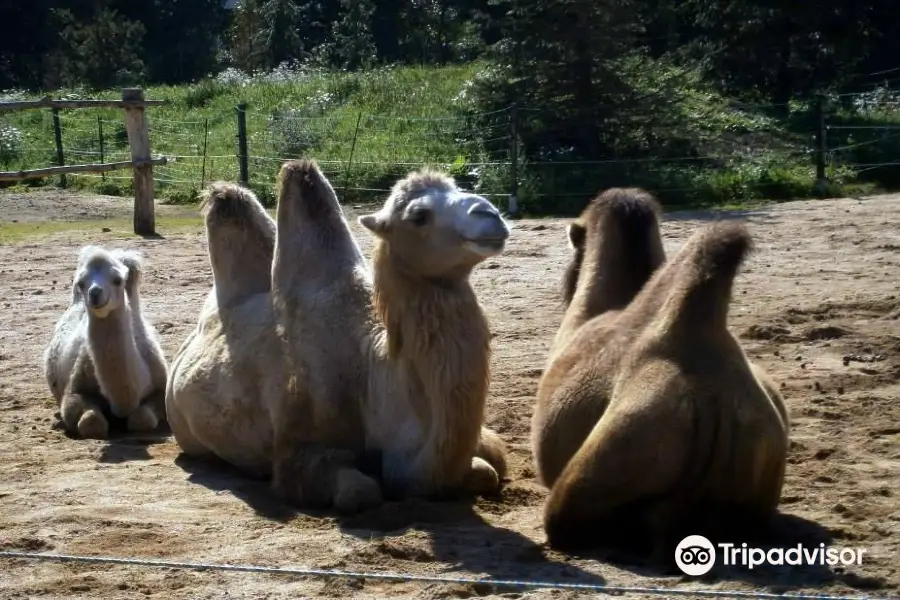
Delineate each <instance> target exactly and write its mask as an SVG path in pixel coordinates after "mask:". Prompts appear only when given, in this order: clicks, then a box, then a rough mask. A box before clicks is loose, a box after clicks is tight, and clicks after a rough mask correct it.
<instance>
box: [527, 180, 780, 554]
mask: <svg viewBox="0 0 900 600" xmlns="http://www.w3.org/2000/svg"><path fill="white" fill-rule="evenodd" d="M658 214H659V205H658V204H657V202H656V200H655V199H654V198H653V197H652V196H651V195H650V194H648V193H646V192H645V191H643V190H639V189H620V188H615V189H611V190H607V191H606V192H604V193H603V194H601V195H600V196H599V197H597V198H596V199H594V200H593V201H592V202H591V204H590V205H589V206H588V207H587V208H586V209H585V211H584V212H583V213H582V215H581V216H580V218H579V219H578V220H577V221H576V222H574V223H573V224H571V225H570V227H569V230H568V237H569V241H570V244H571V245H572V246H573V247H574V258H573V260H572V262H571V264H570V265H569V268H568V271H567V273H566V275H565V278H564V286H563V294H564V300H565V303H566V305H567V308H566V312H565V316H564V319H563V322H562V324H561V327H560V330H559V332H558V335H557V338H556V340H555V342H554V346H553V348H552V350H551V353H550V358H549V362H548V366H547V369H546V370H545V373H544V375H543V377H542V379H541V381H540V384H539V389H538V396H537V403H536V407H535V412H534V415H533V420H532V448H533V452H534V456H535V462H536V465H537V470H538V475H539V478H540V480H541V482H542V483H543V484H544V485H546V486H547V487H548V488H550V495H549V497H548V499H547V502H546V505H545V507H544V527H545V531H546V534H547V537H548V541H549V542H550V544H551V545H554V546H556V547H560V548H585V547H601V546H606V547H617V546H618V547H625V548H629V549H631V550H635V549H638V548H640V549H641V551H644V552H646V551H650V552H651V554H653V555H654V556H655V557H657V558H659V557H660V556H661V555H659V554H657V553H659V552H668V550H671V548H672V543H673V542H674V543H677V541H678V540H680V539H681V537H683V535H685V534H690V533H694V534H702V532H703V531H708V532H710V534H711V535H712V534H713V533H712V532H718V533H724V532H726V531H729V532H730V533H729V535H733V534H734V533H735V531H734V530H729V529H728V527H727V525H726V522H727V520H729V519H730V520H731V521H732V522H735V523H742V524H745V525H749V526H751V527H753V526H754V525H758V524H761V523H763V522H765V521H766V520H767V519H768V518H769V517H771V516H772V515H773V514H774V513H775V511H776V509H777V505H778V501H779V497H780V494H781V488H782V484H783V480H784V471H785V463H786V455H787V451H788V429H789V423H788V416H787V412H786V409H785V405H784V401H783V399H782V397H781V395H780V394H779V392H778V391H777V389H776V387H775V385H774V384H773V383H772V382H771V380H770V379H769V378H768V376H767V375H766V374H765V373H764V372H763V371H762V369H760V368H759V367H758V366H756V365H754V364H753V363H751V362H749V361H748V359H747V357H746V355H745V354H744V351H743V350H742V348H741V347H740V345H739V344H738V342H737V340H736V339H735V337H734V336H733V335H732V334H731V333H730V332H729V330H728V327H727V315H728V308H729V303H730V301H731V290H732V286H733V282H734V278H735V276H736V274H737V271H738V269H739V267H740V265H741V264H742V262H743V260H744V258H745V255H746V254H747V252H748V251H749V250H750V247H751V239H750V236H749V234H748V232H747V230H746V228H745V227H744V226H743V225H740V224H737V223H727V222H719V223H715V224H712V225H709V226H706V227H704V228H703V229H702V230H700V231H698V232H697V233H695V234H694V235H693V236H692V237H691V238H690V239H689V240H688V241H687V243H686V244H685V245H684V247H683V248H682V249H681V250H680V251H679V252H678V253H677V254H676V255H675V256H674V257H673V258H672V259H671V260H670V261H668V262H666V258H665V254H664V251H663V246H662V241H661V238H660V233H659V218H658ZM692 528H693V530H692ZM698 528H699V529H698ZM704 528H706V529H704ZM642 542H646V543H645V544H642ZM666 556H667V557H668V558H669V560H671V554H668V555H666Z"/></svg>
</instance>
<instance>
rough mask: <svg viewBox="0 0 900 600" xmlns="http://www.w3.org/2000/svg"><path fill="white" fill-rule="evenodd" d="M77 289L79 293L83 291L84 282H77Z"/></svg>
mask: <svg viewBox="0 0 900 600" xmlns="http://www.w3.org/2000/svg"><path fill="white" fill-rule="evenodd" d="M78 289H79V290H81V291H84V282H83V281H79V282H78Z"/></svg>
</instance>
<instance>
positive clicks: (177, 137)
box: [0, 90, 900, 205]
mask: <svg viewBox="0 0 900 600" xmlns="http://www.w3.org/2000/svg"><path fill="white" fill-rule="evenodd" d="M737 106H738V108H739V109H740V110H743V111H745V113H744V114H746V115H748V117H747V119H745V120H744V121H745V122H740V123H713V122H711V123H710V124H709V127H708V128H706V130H702V129H701V130H699V131H692V132H684V131H682V130H681V129H680V126H679V124H678V123H673V124H659V123H651V122H647V121H646V120H645V119H641V118H638V117H632V116H628V115H624V116H621V117H617V118H616V121H617V124H616V128H615V131H616V132H618V133H615V134H614V135H618V136H620V137H621V136H622V135H626V134H622V133H621V132H623V131H625V132H628V131H634V132H640V135H641V136H642V137H640V138H637V137H636V138H635V139H634V140H631V143H630V146H629V148H630V149H629V150H626V151H624V152H621V153H620V152H618V151H616V150H615V148H616V147H617V144H616V140H610V139H603V140H601V142H602V145H603V147H604V148H605V149H606V150H605V152H604V154H603V155H601V156H596V157H590V156H588V157H585V156H584V154H583V153H582V154H580V155H576V154H573V153H572V152H571V150H570V148H568V147H567V146H571V145H572V140H573V138H577V136H578V135H579V133H580V132H578V131H577V127H575V128H573V127H572V125H571V124H568V125H564V126H560V127H559V128H558V130H555V129H554V127H553V126H548V125H547V124H546V123H545V122H544V120H545V119H546V115H545V114H544V113H542V112H541V111H534V110H531V109H529V108H527V107H515V106H510V107H507V108H505V109H502V110H498V111H495V112H492V113H483V114H474V115H446V116H438V117H414V116H410V117H396V116H382V115H374V114H366V113H362V112H355V111H351V110H339V111H336V112H334V113H332V114H327V115H321V114H316V113H315V111H314V110H312V109H311V108H310V107H307V106H297V107H288V108H279V109H277V110H272V111H265V110H261V109H257V108H254V107H245V106H243V105H241V106H238V107H236V108H235V110H234V111H233V112H231V111H229V112H219V113H216V114H202V113H200V112H199V111H198V112H197V113H196V115H194V114H189V116H190V118H187V119H180V120H171V119H164V118H158V117H156V116H154V109H150V110H148V117H147V120H148V123H149V130H150V139H151V148H152V152H153V154H154V155H162V156H165V157H166V158H167V160H168V162H167V164H166V165H164V166H158V167H156V168H155V169H154V177H155V180H156V184H157V196H158V197H163V198H165V197H178V198H182V199H192V198H193V197H194V196H195V195H196V192H197V191H198V190H199V189H201V188H202V187H204V186H205V185H206V184H208V183H209V182H211V181H214V180H229V181H240V182H241V183H244V184H246V185H249V186H250V187H253V188H254V189H255V190H257V191H262V192H263V195H266V194H269V195H270V194H271V193H272V191H273V186H274V182H275V177H276V175H277V172H278V169H279V167H280V165H281V163H283V162H284V161H285V160H289V159H293V158H297V157H301V156H308V157H312V158H315V159H316V160H317V161H318V162H319V164H320V165H321V167H322V168H323V170H324V171H325V173H326V175H328V177H329V178H330V179H331V180H332V182H333V184H334V185H335V187H336V188H337V189H338V191H339V193H340V194H342V195H343V196H344V198H345V200H347V201H358V200H368V199H374V198H377V197H378V196H381V195H383V194H384V193H386V192H387V191H389V189H390V187H391V185H392V184H393V182H394V181H396V180H397V178H398V177H401V176H403V175H404V174H405V173H407V172H408V171H410V170H412V169H414V168H418V167H421V166H425V165H428V166H434V167H437V168H441V169H444V170H447V171H450V172H451V173H452V174H453V175H454V176H455V177H456V178H457V180H459V181H460V183H461V184H462V185H463V186H465V187H467V188H469V189H472V190H473V191H476V192H478V193H480V194H482V195H485V196H488V197H491V198H492V199H495V200H497V201H498V203H499V204H501V205H502V204H504V203H505V202H506V199H507V198H508V197H510V196H513V195H516V196H518V197H519V199H520V200H519V201H520V202H521V201H522V200H525V201H526V202H528V201H531V202H535V201H544V202H547V201H548V200H549V201H552V202H553V203H554V205H562V204H565V203H566V201H567V199H574V200H576V201H581V200H586V199H587V198H589V197H591V196H593V195H595V194H596V193H597V192H598V191H599V189H600V188H602V187H609V186H612V185H641V186H643V187H645V188H647V189H649V190H650V191H652V192H655V193H656V194H658V195H659V196H660V197H661V198H662V199H663V200H664V201H665V200H666V199H667V197H676V196H686V197H690V196H698V195H703V194H704V193H705V194H707V195H709V196H713V197H714V198H713V199H715V197H716V196H720V198H718V199H720V200H729V199H734V198H741V197H745V198H746V197H751V196H756V197H770V198H777V197H780V196H783V195H785V194H786V195H792V196H802V195H808V194H809V193H810V192H811V191H812V188H813V184H815V183H816V182H817V181H819V180H821V179H822V176H823V175H824V176H825V177H826V178H827V179H829V180H834V181H838V182H841V183H844V182H867V181H870V182H874V183H875V184H878V185H883V186H885V187H892V186H898V185H900V160H898V158H897V157H898V156H900V92H897V91H891V90H876V91H875V92H867V93H864V94H854V95H840V96H835V97H834V98H832V99H830V101H829V102H828V106H829V107H828V108H827V109H822V112H821V114H820V113H819V112H817V110H816V108H815V106H816V105H815V103H812V104H811V106H812V108H811V109H809V110H806V111H799V112H796V113H791V114H789V115H788V116H787V117H784V116H780V117H775V116H771V113H772V111H774V110H777V109H779V107H778V106H775V105H769V106H759V105H756V106H752V107H751V106H749V105H737ZM751 111H753V112H751ZM629 119H631V120H632V121H629ZM632 122H633V125H631V123H632ZM58 123H59V125H58V128H59V132H57V131H56V130H55V126H54V119H53V118H52V116H51V114H50V112H49V111H31V114H30V115H29V116H28V118H26V119H24V120H23V119H19V120H18V121H16V122H15V123H14V124H13V123H12V122H10V121H9V120H8V118H7V117H6V116H5V115H4V116H3V117H0V167H2V168H4V169H11V168H18V169H25V168H37V167H43V166H47V165H53V164H58V163H59V162H60V159H59V156H58V154H59V153H58V148H57V147H56V144H55V136H56V134H57V133H59V137H60V139H61V142H62V143H61V146H62V155H63V161H64V162H65V163H66V164H85V163H102V162H115V161H127V160H130V159H131V155H130V150H129V145H128V139H127V134H126V132H125V127H124V124H123V122H122V120H121V115H120V114H118V113H116V112H114V111H60V112H59V117H58ZM629 127H630V130H629ZM538 129H540V136H541V150H540V151H534V150H533V149H532V148H530V147H529V140H533V139H534V132H535V131H537V130H538ZM627 135H630V134H627ZM548 140H549V142H548ZM672 140H676V141H681V142H683V144H682V145H681V146H679V144H678V143H673V142H672ZM662 141H665V144H663V143H662ZM642 146H643V147H644V150H643V151H640V150H638V151H635V148H638V149H640V148H641V147H642ZM244 148H246V151H243V150H242V149H244ZM610 148H613V151H610V150H609V149H610ZM661 148H664V149H663V150H661ZM679 149H680V151H679ZM788 171H790V172H789V173H788ZM242 174H246V177H242ZM68 177H69V178H70V181H71V180H75V181H80V182H82V183H83V182H88V184H90V185H92V186H93V187H94V188H96V189H97V190H98V191H101V192H107V193H110V192H112V193H115V191H119V192H121V193H128V192H129V186H130V182H131V174H130V173H128V172H118V173H112V174H106V173H104V174H78V175H69V176H68ZM785 188H786V189H785Z"/></svg>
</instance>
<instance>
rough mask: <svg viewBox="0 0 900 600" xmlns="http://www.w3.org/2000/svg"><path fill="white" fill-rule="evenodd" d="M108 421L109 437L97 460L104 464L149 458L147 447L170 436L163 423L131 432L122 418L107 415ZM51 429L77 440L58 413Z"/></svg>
mask: <svg viewBox="0 0 900 600" xmlns="http://www.w3.org/2000/svg"><path fill="white" fill-rule="evenodd" d="M107 419H108V420H109V423H110V430H109V437H108V438H107V439H106V440H105V441H106V444H105V445H104V446H103V448H102V449H101V451H100V457H99V458H98V459H97V461H98V462H101V463H106V464H118V463H124V462H131V461H137V460H150V459H151V458H153V457H152V456H150V452H149V451H148V448H149V447H150V446H155V445H157V444H164V443H166V442H167V441H169V439H170V437H171V430H170V429H169V427H168V426H167V425H165V424H163V425H160V427H159V428H157V429H156V430H155V431H150V432H147V433H131V432H128V431H127V430H126V429H125V425H124V420H121V419H119V420H118V422H117V420H116V419H115V418H114V417H110V416H107ZM52 428H53V429H55V430H57V431H59V432H61V433H62V434H63V435H64V436H66V437H67V438H69V439H70V440H78V439H79V438H78V437H77V436H74V435H72V434H71V433H70V432H68V431H66V428H65V427H64V426H63V424H62V420H61V419H60V416H59V413H58V412H57V413H56V415H55V421H54V423H53V426H52Z"/></svg>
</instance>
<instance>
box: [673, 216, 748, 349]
mask: <svg viewBox="0 0 900 600" xmlns="http://www.w3.org/2000/svg"><path fill="white" fill-rule="evenodd" d="M752 247H753V243H752V238H751V236H750V233H749V232H748V231H747V228H746V227H745V226H744V225H743V224H740V223H733V222H719V223H714V224H713V225H709V226H707V227H705V228H704V229H702V230H701V231H699V232H697V233H695V234H694V235H693V236H692V237H691V238H690V239H689V240H688V241H687V243H686V244H685V245H684V247H683V248H682V249H681V251H680V252H679V253H678V255H677V256H676V257H675V258H674V260H672V262H671V263H669V264H668V265H666V266H665V267H663V268H664V269H665V271H664V272H663V273H661V275H662V277H661V278H660V280H659V283H660V284H661V285H662V287H663V288H667V289H659V288H657V290H656V292H658V293H662V294H665V295H666V296H667V299H666V300H665V303H664V304H663V307H662V314H661V315H660V316H661V317H662V319H663V322H664V323H665V324H666V325H665V326H664V330H669V331H672V332H673V333H677V332H681V333H687V334H690V332H694V333H696V332H697V331H699V330H701V329H704V328H712V330H715V329H723V328H725V326H726V321H727V317H728V308H729V305H730V303H731V290H732V287H733V285H734V279H735V277H736V276H737V272H738V269H739V268H740V266H741V265H742V264H743V262H744V260H745V259H746V257H747V255H748V254H749V253H750V251H751V249H752Z"/></svg>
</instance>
